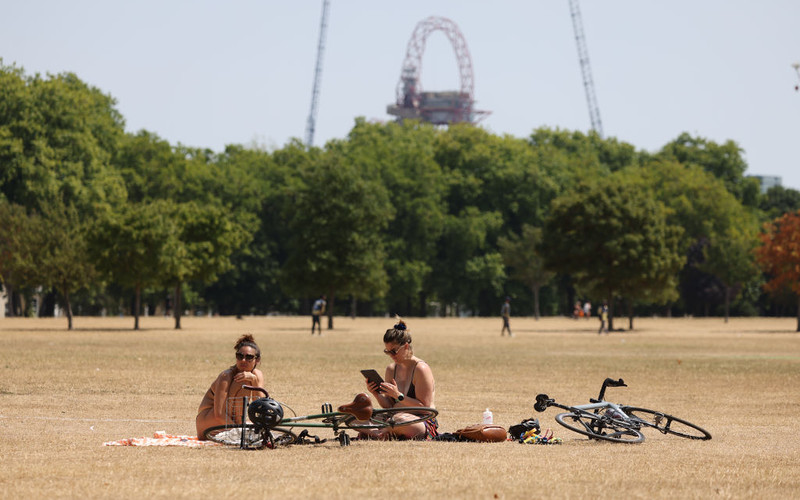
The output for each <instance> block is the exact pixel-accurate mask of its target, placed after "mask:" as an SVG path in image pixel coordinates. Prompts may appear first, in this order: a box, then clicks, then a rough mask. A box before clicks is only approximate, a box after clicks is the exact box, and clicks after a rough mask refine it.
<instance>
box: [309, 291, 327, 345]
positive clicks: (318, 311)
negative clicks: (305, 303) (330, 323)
mask: <svg viewBox="0 0 800 500" xmlns="http://www.w3.org/2000/svg"><path fill="white" fill-rule="evenodd" d="M325 298H326V297H325V295H321V296H320V298H318V299H317V300H316V301H314V306H313V307H312V308H311V335H314V327H316V328H317V334H318V335H322V324H321V323H320V320H319V319H320V318H321V317H322V315H323V314H325V306H327V305H328V302H327V301H326V300H325Z"/></svg>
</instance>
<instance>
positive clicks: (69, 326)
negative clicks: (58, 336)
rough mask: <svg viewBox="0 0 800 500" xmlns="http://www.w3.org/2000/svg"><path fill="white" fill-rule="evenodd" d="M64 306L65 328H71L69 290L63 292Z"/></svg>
mask: <svg viewBox="0 0 800 500" xmlns="http://www.w3.org/2000/svg"><path fill="white" fill-rule="evenodd" d="M64 306H65V308H66V309H67V330H72V304H71V303H70V301H69V292H67V291H65V292H64Z"/></svg>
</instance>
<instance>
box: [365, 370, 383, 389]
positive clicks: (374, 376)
mask: <svg viewBox="0 0 800 500" xmlns="http://www.w3.org/2000/svg"><path fill="white" fill-rule="evenodd" d="M361 374H362V375H364V377H365V378H366V379H367V380H368V381H370V382H375V383H376V384H378V386H379V387H380V385H381V384H382V383H383V379H382V378H381V376H380V374H379V373H378V372H376V371H375V370H361Z"/></svg>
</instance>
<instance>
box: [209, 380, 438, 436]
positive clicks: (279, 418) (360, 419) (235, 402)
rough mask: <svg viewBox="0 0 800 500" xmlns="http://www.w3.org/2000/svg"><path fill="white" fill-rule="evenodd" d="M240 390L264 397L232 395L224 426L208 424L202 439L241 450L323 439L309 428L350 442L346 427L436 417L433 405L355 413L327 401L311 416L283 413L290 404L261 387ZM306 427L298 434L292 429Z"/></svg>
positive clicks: (408, 422)
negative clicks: (331, 431) (271, 396)
mask: <svg viewBox="0 0 800 500" xmlns="http://www.w3.org/2000/svg"><path fill="white" fill-rule="evenodd" d="M243 389H245V390H250V391H258V392H261V393H262V394H264V397H262V398H257V399H253V400H252V401H250V400H249V398H247V397H243V398H231V400H229V404H228V405H227V409H226V420H227V422H228V423H226V424H225V425H218V426H214V427H211V428H209V429H207V430H206V431H205V438H206V439H208V440H210V441H215V442H218V443H222V444H226V445H231V446H238V447H240V448H242V449H263V448H275V447H277V446H285V445H290V444H295V443H301V442H305V439H307V438H313V439H314V442H316V443H320V442H324V441H325V440H321V439H319V437H317V436H310V435H309V434H308V429H309V428H312V429H313V428H326V429H333V433H334V436H335V438H336V440H338V441H339V444H340V445H341V446H348V445H349V444H350V437H349V435H348V434H347V433H346V432H345V431H347V430H354V431H359V430H361V431H363V430H369V429H385V428H387V427H389V428H396V427H402V426H405V425H411V424H416V423H419V422H424V421H426V420H430V419H433V418H435V417H436V416H437V415H438V414H439V413H438V411H437V410H436V409H435V408H427V407H402V408H371V406H370V408H369V409H368V410H363V409H362V410H359V411H355V412H352V413H350V412H344V411H333V406H332V405H331V404H330V403H325V404H323V405H322V410H321V412H320V413H317V414H312V415H300V416H297V415H294V416H284V413H285V411H284V408H286V409H287V410H288V411H290V412H291V413H292V414H294V410H292V409H291V408H290V407H289V406H287V405H285V404H283V403H280V402H278V401H276V400H274V399H272V398H270V397H269V393H268V392H267V391H266V390H265V389H263V388H261V387H252V386H243ZM298 427H302V428H305V429H304V430H303V431H302V432H300V433H299V434H296V433H295V428H298Z"/></svg>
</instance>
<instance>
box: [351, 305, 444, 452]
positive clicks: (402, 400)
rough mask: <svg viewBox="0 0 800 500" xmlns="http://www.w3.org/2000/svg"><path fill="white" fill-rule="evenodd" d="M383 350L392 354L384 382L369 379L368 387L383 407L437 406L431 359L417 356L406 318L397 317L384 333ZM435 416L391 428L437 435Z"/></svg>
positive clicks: (409, 435)
mask: <svg viewBox="0 0 800 500" xmlns="http://www.w3.org/2000/svg"><path fill="white" fill-rule="evenodd" d="M383 343H384V345H385V349H384V351H383V352H384V353H385V354H387V355H388V356H389V357H390V358H392V363H390V364H389V366H387V367H386V374H385V376H384V379H385V382H383V383H382V384H380V386H378V385H377V384H375V383H371V382H369V381H367V389H368V390H369V392H370V393H371V394H372V395H373V396H375V399H376V400H377V401H378V404H379V405H380V406H381V408H402V407H411V408H413V407H415V406H423V407H427V408H435V407H436V406H435V402H434V396H435V393H436V384H435V381H434V379H433V372H432V371H431V367H430V366H428V363H426V362H425V361H423V360H421V359H419V358H418V357H416V356H414V351H413V349H412V347H411V333H410V332H409V330H408V326H407V325H406V323H405V321H403V320H402V319H400V318H398V322H397V324H396V325H394V328H391V329H389V330H386V333H385V334H384V335H383ZM437 426H438V424H436V422H435V419H434V420H433V421H431V422H420V423H418V424H412V425H407V426H401V427H398V428H396V429H392V430H390V431H388V432H391V433H393V434H394V435H399V436H402V437H407V438H417V439H422V438H425V437H426V436H434V435H436V427H437Z"/></svg>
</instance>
